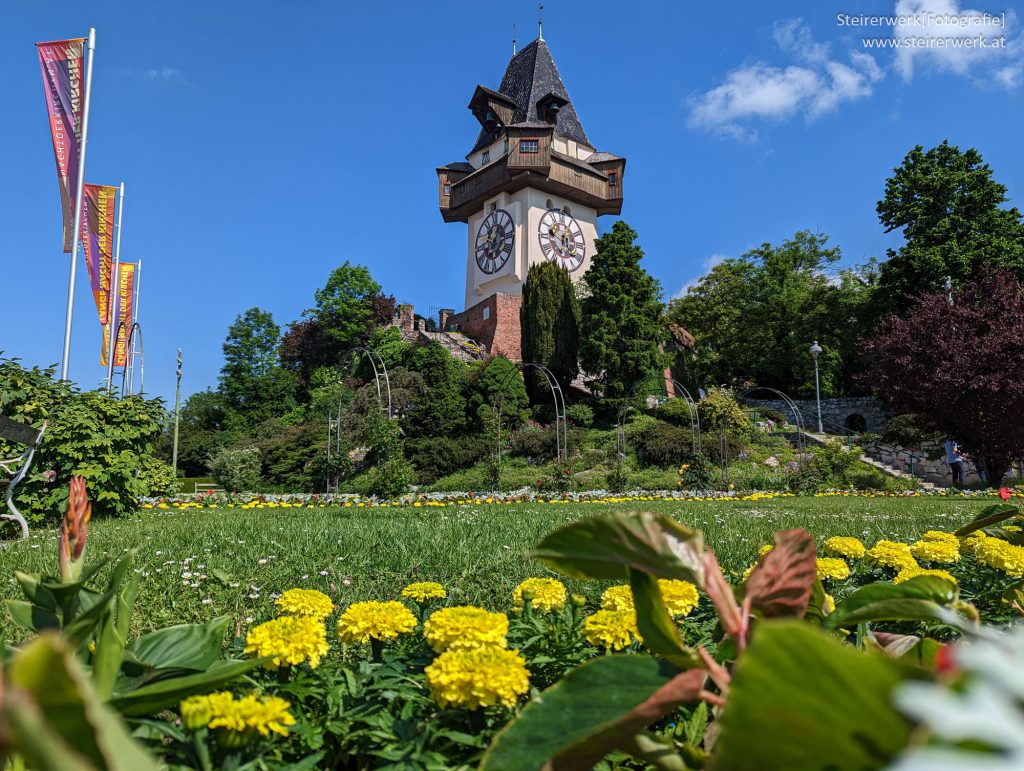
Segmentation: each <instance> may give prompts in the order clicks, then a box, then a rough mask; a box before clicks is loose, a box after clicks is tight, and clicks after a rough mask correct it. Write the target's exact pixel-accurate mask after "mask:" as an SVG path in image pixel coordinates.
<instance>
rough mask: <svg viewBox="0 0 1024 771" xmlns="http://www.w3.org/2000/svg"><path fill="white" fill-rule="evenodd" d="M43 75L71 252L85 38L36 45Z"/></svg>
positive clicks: (66, 241)
mask: <svg viewBox="0 0 1024 771" xmlns="http://www.w3.org/2000/svg"><path fill="white" fill-rule="evenodd" d="M36 49H37V50H38V52H39V67H40V69H41V70H42V72H43V91H44V95H45V97H46V112H47V114H48V115H49V118H50V137H51V138H52V139H53V155H54V158H55V159H56V161H57V184H58V186H59V187H60V205H61V210H62V212H63V215H64V251H65V252H70V251H71V244H72V239H73V236H74V233H73V231H74V229H75V194H76V193H77V192H78V157H79V154H80V152H81V149H82V110H83V107H84V106H85V38H75V39H74V40H57V41H54V42H52V43H36Z"/></svg>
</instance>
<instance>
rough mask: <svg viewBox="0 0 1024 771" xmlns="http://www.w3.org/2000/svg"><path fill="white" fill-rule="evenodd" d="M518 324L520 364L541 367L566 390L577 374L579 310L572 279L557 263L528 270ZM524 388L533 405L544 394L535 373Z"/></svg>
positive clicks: (543, 385)
mask: <svg viewBox="0 0 1024 771" xmlns="http://www.w3.org/2000/svg"><path fill="white" fill-rule="evenodd" d="M519 322H520V327H521V329H522V353H523V361H529V362H534V363H536V364H543V365H544V366H546V367H547V368H548V369H550V370H551V373H552V374H553V375H554V376H555V378H556V379H557V380H558V382H559V384H560V385H561V386H562V387H563V388H568V387H569V383H571V382H572V381H573V379H574V378H575V377H576V375H577V373H578V372H579V339H580V329H579V309H578V306H577V303H576V293H575V290H574V289H573V285H572V279H570V278H569V273H568V272H567V271H566V270H565V269H564V268H562V267H561V266H560V265H558V264H557V263H556V262H538V263H535V264H534V265H533V266H531V267H530V272H529V273H527V275H526V283H525V284H523V304H522V306H521V307H520V310H519ZM526 387H527V391H528V392H529V394H530V397H531V401H533V402H535V403H536V402H538V401H539V400H540V399H541V397H542V395H543V394H544V393H545V392H546V391H547V386H546V384H545V381H544V380H543V378H541V377H539V373H537V372H535V371H529V372H528V373H527V376H526Z"/></svg>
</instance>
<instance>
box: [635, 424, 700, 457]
mask: <svg viewBox="0 0 1024 771" xmlns="http://www.w3.org/2000/svg"><path fill="white" fill-rule="evenodd" d="M633 441H634V444H635V445H636V451H637V458H638V459H639V460H640V462H641V463H648V464H651V465H654V466H677V465H679V464H680V463H683V462H684V461H686V460H687V459H688V458H689V457H690V456H691V455H692V454H693V437H692V435H691V433H690V429H689V428H682V427H680V426H674V425H672V424H671V423H665V422H663V421H658V422H656V423H654V424H653V425H651V426H648V427H647V428H645V429H644V430H643V431H641V432H640V433H639V434H638V435H637V436H636V438H635V439H634V440H633Z"/></svg>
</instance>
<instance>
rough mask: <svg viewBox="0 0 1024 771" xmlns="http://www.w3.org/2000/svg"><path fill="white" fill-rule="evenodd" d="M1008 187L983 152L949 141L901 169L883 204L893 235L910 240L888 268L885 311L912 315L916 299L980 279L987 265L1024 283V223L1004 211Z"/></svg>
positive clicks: (917, 154) (915, 155)
mask: <svg viewBox="0 0 1024 771" xmlns="http://www.w3.org/2000/svg"><path fill="white" fill-rule="evenodd" d="M1006 201H1007V198H1006V187H1005V186H1004V185H1002V184H1000V183H999V182H996V181H995V179H993V176H992V169H991V167H990V166H989V165H988V164H987V163H985V162H984V161H983V160H982V158H981V153H979V152H978V151H977V150H975V149H973V148H971V149H969V150H967V151H966V152H964V151H962V150H960V148H958V147H956V146H955V145H950V144H949V142H948V141H944V142H943V143H942V144H941V145H938V146H937V147H933V148H932V149H931V150H927V151H926V150H925V149H924V148H923V147H922V146H921V145H918V146H917V147H915V148H914V149H913V150H911V151H910V152H909V153H907V156H906V157H905V158H904V159H903V163H902V164H901V165H900V166H899V167H897V168H896V169H894V170H893V173H892V176H891V177H889V179H888V180H887V181H886V183H885V197H884V198H883V199H882V200H881V201H879V202H878V206H877V211H878V219H879V221H880V222H881V223H882V225H883V226H884V227H885V229H886V232H887V233H888V232H891V231H894V230H899V229H902V230H903V237H904V239H905V243H904V245H903V246H902V247H900V249H899V250H892V249H890V250H889V251H888V254H889V259H888V261H887V262H885V263H883V265H882V272H881V286H882V288H883V290H884V295H883V299H884V303H883V305H882V307H881V308H880V309H879V311H880V313H882V312H885V311H891V312H895V313H900V312H902V311H904V310H906V309H907V308H908V307H909V306H910V305H911V304H912V303H913V302H914V298H915V297H917V296H918V295H920V294H923V293H925V292H930V291H935V290H938V289H941V288H943V286H944V284H945V282H946V279H947V278H949V279H951V281H952V284H953V286H954V287H959V286H960V285H961V284H963V283H965V282H970V281H973V280H976V279H977V278H978V277H979V276H980V275H981V272H982V268H983V267H989V268H992V267H1004V268H1007V269H1009V270H1010V271H1012V272H1013V273H1014V275H1015V276H1016V277H1017V279H1018V280H1024V222H1022V221H1021V213H1020V211H1018V210H1017V209H1016V208H1010V209H1006V208H1003V207H1004V205H1005V204H1006Z"/></svg>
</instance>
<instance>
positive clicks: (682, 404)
mask: <svg viewBox="0 0 1024 771" xmlns="http://www.w3.org/2000/svg"><path fill="white" fill-rule="evenodd" d="M692 410H693V408H692V407H690V405H689V403H688V402H687V401H686V399H669V400H668V401H666V402H665V403H664V404H660V405H658V407H657V409H655V410H654V414H655V415H656V416H657V417H658V418H659V419H661V420H664V421H666V422H667V423H671V424H672V425H674V426H682V427H684V428H689V427H690V423H691V420H690V418H691V415H692ZM694 417H696V416H694Z"/></svg>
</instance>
